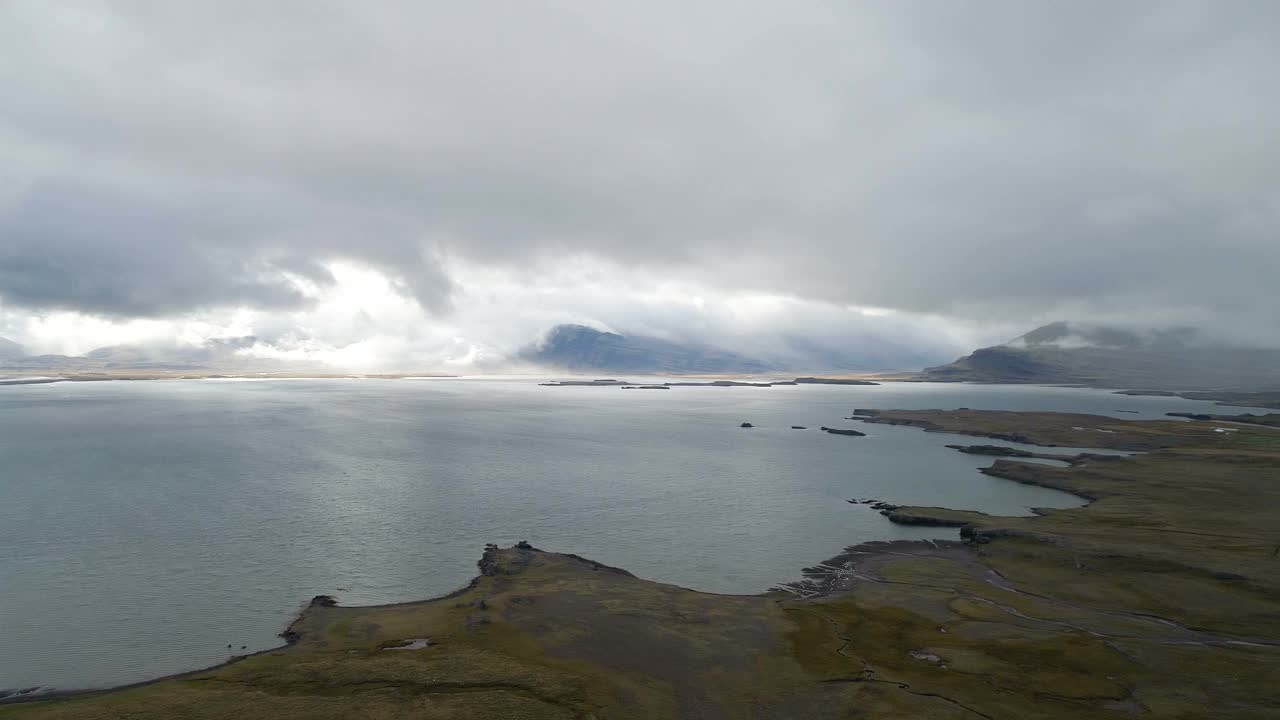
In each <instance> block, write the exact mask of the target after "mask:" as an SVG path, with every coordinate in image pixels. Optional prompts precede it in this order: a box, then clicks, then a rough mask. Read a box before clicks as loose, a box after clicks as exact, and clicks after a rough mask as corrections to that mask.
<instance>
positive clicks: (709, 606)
mask: <svg viewBox="0 0 1280 720" xmlns="http://www.w3.org/2000/svg"><path fill="white" fill-rule="evenodd" d="M885 415H889V413H885ZM1081 417H1082V416H1058V417H1057V418H1056V419H1055V418H1054V417H1051V414H1045V413H1030V414H1019V413H976V412H972V411H971V412H966V413H964V417H963V418H959V417H956V416H951V415H948V414H946V413H935V414H934V415H932V416H922V415H920V414H912V415H911V416H910V418H904V419H910V420H913V421H915V420H918V421H921V423H924V422H927V423H932V424H933V426H934V427H937V428H947V429H956V428H961V429H965V428H967V429H968V430H970V431H972V432H975V433H982V432H988V433H997V434H1023V435H1029V436H1030V437H1032V438H1034V439H1037V440H1039V441H1041V442H1054V443H1055V444H1059V445H1086V444H1087V443H1084V442H1081V439H1080V438H1078V437H1077V435H1078V434H1080V433H1086V432H1092V433H1093V434H1094V435H1104V436H1107V438H1108V440H1107V442H1108V443H1110V446H1112V447H1125V446H1129V447H1133V446H1142V447H1146V448H1150V447H1160V446H1168V447H1169V449H1165V450H1159V451H1156V452H1151V453H1149V454H1145V455H1140V456H1135V457H1132V458H1127V459H1121V460H1098V461H1089V462H1085V463H1084V464H1081V465H1079V466H1076V467H1070V468H1058V467H1049V466H1044V465H1029V464H1025V463H1016V462H1010V461H997V462H996V463H995V464H994V465H993V467H992V469H991V470H990V472H991V473H992V474H996V475H999V476H1002V477H1007V478H1009V479H1011V480H1015V481H1018V482H1031V483H1037V484H1046V485H1051V486H1054V487H1061V488H1064V489H1070V490H1074V491H1076V492H1080V493H1082V494H1085V495H1087V496H1089V497H1092V498H1096V500H1095V501H1094V502H1093V503H1092V504H1090V505H1088V506H1086V507H1082V508H1074V509H1068V510H1055V511H1052V512H1048V513H1047V514H1046V515H1045V516H1043V517H1035V518H1002V517H993V516H987V515H981V514H977V513H964V512H962V511H943V510H938V509H930V508H908V509H906V510H909V511H910V513H911V514H913V515H928V514H929V513H931V512H932V513H935V514H938V515H945V516H946V517H947V518H948V519H956V518H960V519H963V520H965V521H966V522H971V523H972V524H973V525H974V527H975V529H976V530H977V532H978V534H979V535H980V536H982V537H986V538H988V539H989V541H988V542H985V543H982V544H975V545H973V546H967V547H964V546H942V547H940V548H934V547H931V546H929V545H927V544H923V543H917V544H905V545H894V546H881V547H880V548H879V549H876V548H875V547H870V548H868V547H865V546H864V547H863V548H855V549H851V550H850V552H848V553H847V554H846V555H842V556H840V557H839V558H836V559H833V560H832V561H829V562H828V563H826V564H824V565H823V566H820V567H819V568H816V569H815V570H814V573H815V577H816V576H817V575H820V574H821V573H824V572H826V573H829V574H830V575H831V577H830V578H829V579H830V580H832V582H830V583H828V585H829V588H838V590H837V591H831V592H827V593H825V594H819V595H815V596H812V597H799V596H793V595H788V594H783V593H776V594H770V595H761V596H723V595H709V594H704V593H698V592H693V591H690V590H685V589H682V588H677V587H673V586H669V585H662V584H659V583H654V582H650V581H646V580H641V579H638V578H634V577H631V576H629V575H626V574H625V573H619V572H616V571H613V570H611V569H609V568H604V567H602V566H599V565H597V564H595V563H592V562H590V561H585V560H582V559H580V558H575V557H572V556H565V555H558V554H553V553H544V552H540V551H537V550H527V549H517V548H511V549H504V550H499V551H496V552H494V553H493V554H492V555H491V557H492V559H493V563H492V565H490V566H489V567H490V569H489V571H488V572H487V574H485V575H483V576H482V577H480V578H479V579H478V581H477V582H476V583H475V584H474V585H473V586H472V587H471V588H469V589H468V590H466V591H464V592H462V593H460V594H457V595H455V596H452V597H448V598H443V599H439V600H432V601H426V602H421V603H411V604H405V605H397V606H386V607H372V608H344V607H322V606H313V607H311V608H309V609H308V610H306V611H305V612H304V613H303V615H302V616H301V617H300V618H299V620H298V621H297V622H296V623H295V625H294V626H293V630H295V631H296V632H298V633H299V635H300V639H299V641H298V642H296V643H295V644H293V645H291V646H289V647H286V648H282V649H280V650H278V651H273V652H269V653H266V654H262V655H258V656H254V657H251V658H247V659H244V660H242V661H239V662H236V663H233V664H231V665H227V666H224V667H221V668H217V669H213V670H210V671H207V672H203V673H197V674H194V675H190V676H185V677H181V678H174V679H169V680H165V681H161V682H158V683H155V684H152V685H147V686H143V687H138V688H133V689H126V690H122V691H117V692H109V693H103V694H98V695H90V696H83V697H72V698H66V699H60V700H53V701H46V702H39V703H29V704H20V705H11V706H5V707H0V718H11V717H12V718H41V719H48V720H52V719H71V718H75V719H76V720H80V719H85V720H97V719H105V718H138V719H144V718H166V719H169V718H177V719H182V718H191V719H196V718H241V719H243V720H255V719H257V718H357V717H358V718H599V719H601V720H603V719H604V718H677V717H689V718H796V717H802V718H828V717H830V718H837V717H838V718H908V717H910V718H943V719H946V718H1046V719H1048V718H1063V719H1066V718H1073V719H1074V718H1111V717H1114V718H1129V717H1135V716H1140V715H1144V714H1145V715H1146V716H1148V717H1169V718H1242V719H1243V718H1263V717H1280V645H1278V644H1277V642H1278V641H1280V572H1277V571H1278V570H1280V558H1278V557H1277V555H1278V554H1280V433H1277V432H1275V431H1271V430H1264V429H1256V430H1240V431H1239V432H1236V433H1213V432H1212V431H1211V429H1208V430H1206V429H1204V428H1201V427H1198V426H1197V425H1195V424H1193V423H1180V422H1125V421H1117V420H1114V419H1098V418H1092V419H1088V420H1084V421H1082V420H1081ZM1085 417H1087V416H1085ZM1104 421H1105V422H1104ZM1082 422H1084V423H1090V424H1082ZM913 424H914V423H913ZM1075 427H1090V428H1093V427H1101V428H1103V429H1110V430H1112V431H1113V432H1112V433H1098V432H1097V431H1096V430H1075V429H1073V428H1075ZM733 561H735V562H741V561H749V557H747V558H736V559H734V560H733ZM423 637H426V638H430V639H431V644H430V645H429V646H428V647H426V648H424V649H421V650H404V651H397V650H388V649H386V648H388V647H391V646H394V645H397V644H399V643H401V642H402V641H404V640H406V639H409V638H423Z"/></svg>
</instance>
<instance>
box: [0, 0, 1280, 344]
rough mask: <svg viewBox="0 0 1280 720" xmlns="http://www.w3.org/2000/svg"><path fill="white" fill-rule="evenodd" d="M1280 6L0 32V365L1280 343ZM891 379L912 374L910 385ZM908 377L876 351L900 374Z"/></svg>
mask: <svg viewBox="0 0 1280 720" xmlns="http://www.w3.org/2000/svg"><path fill="white" fill-rule="evenodd" d="M1277 27H1280V4H1276V3H1273V2H1267V1H1258V2H1227V1H1219V0H1214V1H1205V2H1179V1H1178V0H1161V1H1159V2H1141V1H1137V0H1135V1H1133V2H1124V3H1114V2H1089V1H1079V2H1071V3H1061V2H1032V1H1021V0H1019V1H1014V0H1008V1H1006V2H986V1H982V0H975V1H972V2H964V3H960V2H943V1H941V0H920V1H919V2H910V3H903V2H896V1H895V2H889V1H883V2H861V3H848V2H834V3H819V2H769V3H759V2H749V1H748V2H744V1H741V0H735V1H734V2H727V1H722V0H714V1H711V0H709V1H706V2H696V1H695V2H666V1H663V0H649V1H647V2H643V3H639V2H636V3H585V2H558V1H556V2H551V1H544V0H527V1H522V2H475V3H457V2H447V3H446V2H427V1H417V2H400V1H395V0H382V1H378V0H371V1H370V2H358V3H356V2H325V1H323V0H308V1H306V2H301V1H300V2H290V1H288V0H278V1H276V2H271V3H260V2H242V1H239V0H221V1H220V2H189V1H181V0H179V1H176V2H155V1H154V0H145V1H144V0H136V1H126V0H121V1H119V2H90V1H87V0H64V1H62V2H56V3H54V2H46V1H44V0H7V1H6V2H4V3H0V98H2V100H0V336H3V337H7V338H10V339H12V340H15V341H18V342H20V343H23V344H24V345H25V346H27V347H28V349H29V350H31V351H33V352H36V351H38V352H57V353H69V354H74V353H80V352H85V351H87V350H90V349H92V348H94V347H98V346H101V345H110V344H119V343H143V344H146V343H152V344H156V343H159V344H164V343H170V344H172V343H178V344H188V345H199V344H201V343H204V342H206V341H208V340H210V339H215V338H229V337H237V336H244V335H253V336H255V337H257V338H258V341H257V342H256V343H255V344H254V345H253V346H252V347H250V348H247V349H246V351H245V352H248V353H252V354H255V355H256V356H262V357H276V358H286V359H289V358H293V359H310V360H315V361H321V362H325V363H331V364H333V365H335V366H347V367H353V368H369V369H389V368H402V369H403V368H421V369H433V368H436V369H438V368H455V369H456V368H464V369H465V368H483V367H497V366H498V365H499V364H500V363H501V362H502V360H503V358H505V357H509V356H510V355H511V354H512V353H514V352H515V351H516V350H517V349H518V348H520V347H521V346H523V345H525V344H527V343H529V342H532V341H534V340H535V339H536V338H538V337H539V336H540V335H541V334H542V333H544V332H545V331H546V330H547V329H548V328H550V327H551V326H553V325H555V324H558V323H563V322H574V323H582V324H588V325H592V326H595V327H598V328H601V329H611V330H618V331H624V332H636V333H645V334H652V335H657V336H661V337H666V338H668V339H675V340H683V341H690V342H703V343H712V344H717V345H721V346H724V347H728V348H730V349H734V350H737V351H740V352H746V353H752V352H760V353H767V352H770V351H771V349H772V348H774V346H775V345H777V344H778V343H779V342H781V340H779V338H783V337H800V338H805V339H808V340H813V341H816V342H821V343H825V344H826V345H828V346H830V347H833V348H837V349H839V348H854V347H861V348H865V347H868V346H871V345H878V346H880V347H883V348H886V351H885V353H886V354H884V357H885V358H886V359H885V360H884V362H886V363H894V362H896V363H899V364H907V365H909V364H913V363H914V364H919V363H923V362H926V361H935V360H936V361H942V360H945V359H948V358H950V357H953V356H955V355H959V354H963V353H964V352H967V351H968V350H969V349H971V348H972V347H975V346H978V345H984V344H991V343H994V342H999V341H1002V340H1007V339H1009V338H1011V337H1014V336H1016V335H1018V334H1020V333H1022V332H1025V331H1026V330H1029V329H1031V328H1033V327H1035V326H1037V325H1040V324H1043V323H1046V322H1049V321H1052V320H1058V319H1068V320H1075V321H1081V322H1099V323H1119V324H1126V325H1135V326H1172V325H1185V326H1191V327H1197V328H1200V329H1202V330H1204V331H1205V332H1208V333H1211V334H1214V335H1215V336H1219V337H1222V338H1224V339H1227V340H1230V341H1232V342H1235V343H1241V344H1260V345H1268V346H1277V345H1280V322H1277V320H1276V318H1275V307H1276V306H1277V305H1280V283H1278V282H1276V278H1277V277H1280V237H1277V228H1278V227H1280V222H1278V221H1280V143H1277V142H1276V141H1275V132H1276V128H1278V127H1280V92H1277V90H1276V89H1275V88H1276V85H1275V79H1274V70H1275V68H1277V67H1280V43H1277V42H1275V31H1276V28H1277ZM899 350H900V352H899ZM895 353H897V354H895Z"/></svg>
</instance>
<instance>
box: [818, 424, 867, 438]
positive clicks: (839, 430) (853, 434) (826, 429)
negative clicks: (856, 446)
mask: <svg viewBox="0 0 1280 720" xmlns="http://www.w3.org/2000/svg"><path fill="white" fill-rule="evenodd" d="M822 432H827V433H831V434H832V435H848V436H850V437H866V436H867V434H866V433H864V432H859V431H857V430H847V429H845V428H831V427H827V426H825V425H823V426H822Z"/></svg>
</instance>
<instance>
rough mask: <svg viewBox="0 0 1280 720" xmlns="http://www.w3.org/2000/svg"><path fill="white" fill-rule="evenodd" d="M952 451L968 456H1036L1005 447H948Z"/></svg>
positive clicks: (1028, 452)
mask: <svg viewBox="0 0 1280 720" xmlns="http://www.w3.org/2000/svg"><path fill="white" fill-rule="evenodd" d="M947 447H949V448H951V449H952V450H959V451H960V452H962V453H968V454H969V455H991V456H993V457H1021V458H1026V457H1035V456H1036V454H1035V453H1033V452H1030V451H1028V450H1018V449H1016V448H1011V447H1005V446H1003V445H948V446H947Z"/></svg>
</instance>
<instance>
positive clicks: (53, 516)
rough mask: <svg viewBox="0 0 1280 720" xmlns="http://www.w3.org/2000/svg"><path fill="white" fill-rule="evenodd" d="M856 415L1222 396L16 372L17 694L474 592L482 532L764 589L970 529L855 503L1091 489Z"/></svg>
mask: <svg viewBox="0 0 1280 720" xmlns="http://www.w3.org/2000/svg"><path fill="white" fill-rule="evenodd" d="M854 407H880V408H895V407H897V408H930V407H942V408H948V407H971V408H991V409H1012V410H1018V409H1036V410H1061V411H1078V412H1093V413H1100V414H1110V415H1115V416H1116V417H1121V418H1125V419H1134V418H1142V417H1159V416H1161V415H1162V414H1163V413H1165V412H1169V411H1183V412H1195V411H1201V412H1203V411H1204V408H1207V407H1211V406H1210V405H1209V404H1208V403H1203V402H1196V401H1190V400H1182V399H1179V398H1158V397H1124V396H1117V395H1113V394H1110V393H1107V392H1104V391H1097V390H1080V389H1066V388H1039V387H1018V386H976V385H926V384H897V385H882V386H878V387H858V386H794V387H791V386H779V387H772V388H700V387H690V388H677V389H673V390H663V391H657V390H652V391H651V390H626V391H623V390H620V389H618V388H593V387H586V388H577V387H559V388H551V387H540V386H538V385H537V381H531V380H528V379H519V380H293V381H290V380H278V381H260V382H259V381H255V382H235V381H214V380H205V381H152V382H100V383H57V384H51V385H24V386H7V387H4V388H0V688H15V687H27V686H35V685H42V686H46V687H55V688H64V689H65V688H88V687H105V686H111V685H117V684H121V683H127V682H134V681H139V680H145V679H148V678H152V677H156V676H159V675H164V674H168V673H173V672H178V671H182V670H189V669H194V668H199V667H203V666H207V665H210V664H213V663H217V662H220V661H222V660H225V659H226V658H227V657H228V656H229V655H230V654H233V653H235V654H239V653H242V652H251V651H256V650H262V649H265V648H269V647H272V646H275V645H277V644H278V643H279V640H278V639H277V638H276V637H275V634H276V633H277V632H279V631H280V630H282V629H283V628H284V626H285V625H286V624H287V623H288V622H289V620H290V619H291V618H292V616H293V615H294V614H295V613H296V612H297V610H298V609H299V607H300V605H301V603H303V602H305V601H306V600H308V599H309V598H311V597H312V596H313V595H317V594H321V593H325V594H332V595H336V596H337V597H338V598H339V600H340V601H341V602H342V603H344V604H352V605H355V604H368V603H386V602H397V601H405V600H413V599H419V598H423V597H428V596H432V595H437V594H440V593H444V592H447V591H449V590H452V589H454V588H457V587H459V586H461V585H463V584H465V583H466V582H467V581H468V580H469V579H470V578H471V576H472V575H473V574H474V572H475V567H474V563H475V561H476V560H477V559H478V557H479V555H480V551H481V548H482V546H483V545H484V544H485V543H486V542H497V543H502V544H508V543H512V542H515V541H517V540H525V539H527V540H529V541H530V542H532V543H534V544H535V545H537V546H538V547H541V548H544V549H548V550H563V551H569V552H576V553H578V554H581V555H585V556H587V557H590V558H592V559H595V560H599V561H601V562H605V563H608V564H611V565H617V566H620V567H624V568H627V569H628V570H630V571H632V572H634V573H636V574H637V575H640V576H642V577H648V578H652V579H656V580H661V581H664V582H671V583H676V584H680V585H684V586H687V587H692V588H695V589H699V590H705V591H711V592H724V593H729V592H759V591H762V590H764V589H766V588H768V587H769V586H771V585H773V584H775V583H777V582H780V581H785V580H791V579H796V578H797V577H798V575H799V569H800V568H802V567H804V566H806V565H809V564H812V563H813V562H817V561H820V560H822V559H824V558H826V557H829V556H830V555H832V554H834V553H835V552H837V551H839V550H840V549H841V548H843V547H844V546H846V545H849V544H853V543H857V542H862V541H867V540H876V539H892V538H919V537H953V536H954V532H955V531H954V530H949V529H933V528H905V527H899V526H895V525H892V524H890V523H888V522H887V521H886V520H885V519H884V518H883V517H881V516H880V515H879V514H877V513H876V512H875V511H873V510H871V509H870V508H867V507H865V506H855V505H850V504H848V503H846V502H844V500H845V499H847V498H851V497H875V498H879V499H883V500H887V501H890V502H894V503H899V504H923V505H942V506H948V507H956V508H970V509H976V510H982V511H985V512H990V513H1003V514H1025V513H1027V512H1028V511H1029V508H1031V507H1036V506H1048V507H1066V506H1071V505H1076V504H1078V502H1079V501H1078V500H1077V498H1074V497H1073V496H1070V495H1066V494H1063V493H1059V492H1055V491H1051V490H1047V489H1044V488H1036V487H1030V486H1025V485H1019V484H1016V483H1011V482H1007V481H1003V480H1000V479H997V478H990V477H987V476H985V475H982V474H980V473H978V472H976V469H977V468H979V467H983V466H986V465H988V464H990V462H991V458H983V457H976V456H970V455H965V454H962V453H958V452H955V451H952V450H948V449H946V448H944V447H943V445H945V444H946V443H955V442H975V441H974V440H973V439H972V438H959V437H957V436H950V435H942V434H933V433H923V432H920V431H919V430H915V429H911V428H902V427H890V426H884V425H866V424H862V423H853V422H847V421H842V420H841V418H842V417H844V416H847V415H848V414H849V412H850V411H851V410H852V408H854ZM1120 409H1128V410H1138V411H1140V412H1139V414H1127V413H1126V414H1117V413H1116V411H1117V410H1120ZM744 421H746V422H751V423H754V424H755V425H756V427H755V428H752V429H743V428H739V427H738V424H739V423H741V422H744ZM791 425H806V426H808V427H809V429H808V430H804V431H801V430H792V429H790V426H791ZM821 425H829V426H836V427H856V428H858V429H860V430H863V431H865V432H867V433H869V436H868V437H864V438H851V437H840V436H834V435H828V434H826V433H822V432H819V431H818V429H817V428H818V427H819V426H821ZM228 644H230V645H232V648H231V649H230V650H228V648H227V645H228ZM242 645H244V646H246V648H245V649H244V650H241V646H242Z"/></svg>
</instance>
